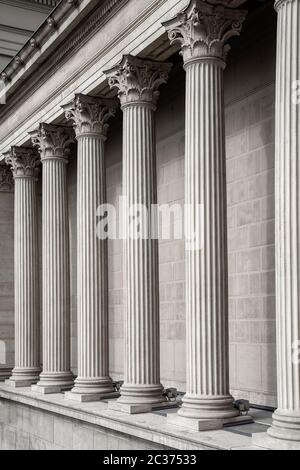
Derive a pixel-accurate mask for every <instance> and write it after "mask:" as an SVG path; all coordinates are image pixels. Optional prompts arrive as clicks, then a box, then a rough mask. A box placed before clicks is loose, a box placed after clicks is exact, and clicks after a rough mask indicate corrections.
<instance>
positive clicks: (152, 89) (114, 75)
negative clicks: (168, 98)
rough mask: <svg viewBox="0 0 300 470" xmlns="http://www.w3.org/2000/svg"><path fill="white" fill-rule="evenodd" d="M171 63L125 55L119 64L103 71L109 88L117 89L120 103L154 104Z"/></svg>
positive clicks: (166, 78)
mask: <svg viewBox="0 0 300 470" xmlns="http://www.w3.org/2000/svg"><path fill="white" fill-rule="evenodd" d="M171 67H172V64H167V63H163V62H155V61H150V60H143V59H140V58H138V57H134V56H131V55H125V56H124V57H123V59H122V61H121V63H120V64H118V65H117V66H115V67H113V68H112V69H111V70H108V71H106V72H104V73H105V74H106V75H107V77H108V83H109V86H110V87H111V88H117V89H118V97H119V99H120V102H121V105H122V106H125V105H128V104H130V103H131V104H132V103H150V104H152V105H153V106H155V105H156V103H157V100H158V97H159V91H158V88H159V86H160V85H162V84H164V83H166V82H167V80H168V74H169V71H170V70H171Z"/></svg>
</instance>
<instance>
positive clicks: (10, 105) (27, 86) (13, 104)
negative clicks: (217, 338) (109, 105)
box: [0, 0, 188, 151]
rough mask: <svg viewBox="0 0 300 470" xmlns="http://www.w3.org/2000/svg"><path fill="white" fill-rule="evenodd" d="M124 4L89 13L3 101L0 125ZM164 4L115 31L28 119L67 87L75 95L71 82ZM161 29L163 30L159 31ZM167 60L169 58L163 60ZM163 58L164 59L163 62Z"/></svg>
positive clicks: (181, 0)
mask: <svg viewBox="0 0 300 470" xmlns="http://www.w3.org/2000/svg"><path fill="white" fill-rule="evenodd" d="M128 2H129V0H117V1H114V2H113V1H107V2H105V3H104V4H103V5H101V6H100V7H98V9H97V10H96V11H93V12H92V13H91V15H90V17H91V20H89V18H88V19H87V20H85V21H84V22H82V23H81V25H80V27H79V28H78V29H76V30H74V31H72V33H71V35H70V36H69V39H68V40H66V41H65V42H64V47H63V48H62V47H60V48H57V51H56V53H54V54H52V55H51V57H50V58H49V60H47V61H46V62H45V63H41V64H40V67H39V69H38V70H36V71H35V73H34V74H32V75H31V76H30V77H29V79H26V80H24V81H23V82H22V84H21V85H20V86H19V87H18V89H17V92H15V93H14V96H13V97H12V96H10V97H9V100H8V101H7V103H6V105H5V106H3V107H2V109H1V107H0V121H1V122H3V121H4V120H9V119H10V116H12V115H13V114H14V113H15V112H16V109H17V108H18V106H19V105H20V104H21V103H22V102H23V101H25V100H26V99H27V98H28V96H31V95H32V94H33V93H35V92H36V91H37V90H38V89H40V88H41V87H42V86H43V85H44V84H45V83H46V82H47V81H48V80H49V78H50V77H51V76H52V75H54V74H55V73H56V71H57V70H59V69H60V68H61V67H62V65H63V64H65V63H66V62H67V60H68V59H69V58H70V57H72V55H74V54H76V53H78V50H79V48H80V46H82V45H84V44H85V43H87V42H88V41H89V40H90V38H91V37H93V36H94V35H95V34H97V33H98V31H99V30H100V29H101V28H102V26H103V25H105V24H106V23H107V22H108V21H109V20H110V19H111V18H112V17H113V16H114V15H115V14H116V13H117V12H118V11H119V10H121V9H122V8H123V7H124V6H125V5H126V4H127V3H128ZM177 2H178V4H180V5H181V8H183V7H184V6H185V5H187V4H188V0H177ZM164 3H165V0H153V1H152V2H151V4H149V5H148V6H147V8H145V10H143V11H142V13H140V14H139V15H138V16H137V17H136V18H135V19H134V20H133V21H131V22H130V23H129V24H128V25H126V27H124V28H123V29H121V30H120V31H118V33H117V34H116V35H115V36H114V37H113V39H111V40H109V41H108V42H107V43H104V44H102V45H101V46H102V47H99V50H98V52H97V54H96V55H95V54H93V56H91V57H89V59H88V60H87V61H86V62H84V63H82V64H80V66H79V67H78V68H77V69H76V72H74V73H72V74H71V75H70V76H69V77H68V78H67V79H66V80H65V81H64V82H63V83H62V84H61V86H60V87H59V88H58V89H56V90H55V91H53V92H51V93H49V94H48V95H47V97H45V98H44V99H43V100H42V101H41V102H39V103H38V106H37V107H36V108H32V109H31V115H32V116H33V115H35V114H36V112H37V111H38V110H40V109H45V108H47V107H48V106H49V104H50V103H52V102H53V100H56V99H57V96H58V94H59V95H61V94H64V93H66V92H67V90H68V89H69V88H70V87H71V88H72V91H73V93H76V92H77V88H75V87H74V86H73V85H74V83H75V82H76V83H77V82H78V79H79V77H80V76H81V75H82V74H84V73H86V72H87V71H88V70H89V69H91V68H92V67H93V66H95V65H96V64H97V62H98V61H99V57H102V56H106V55H107V54H109V53H111V52H112V51H113V50H114V49H115V48H116V47H117V45H118V44H119V43H122V42H123V41H125V40H126V38H127V37H128V36H130V35H131V34H132V33H133V31H134V30H135V29H136V28H139V27H140V26H141V25H142V24H143V23H144V22H145V21H147V20H148V18H150V17H151V16H152V15H153V14H155V12H156V11H157V9H158V8H163V7H164ZM109 4H111V5H112V4H114V7H112V8H111V9H109V10H108V9H107V5H109ZM101 11H102V14H101ZM164 14H165V12H164ZM96 19H97V21H96ZM94 21H96V23H94ZM93 28H94V29H93ZM161 29H163V28H162V27H161ZM86 30H88V31H86ZM166 42H167V40H166ZM74 45H75V46H77V49H75V50H74V49H72V48H73V47H74ZM168 49H169V51H171V52H172V51H173V52H175V50H174V48H173V49H172V48H171V47H170V46H168ZM169 56H170V54H169V55H168V56H167V57H169ZM149 57H151V58H155V57H156V55H152V54H151V53H150V56H149ZM167 57H165V59H167ZM104 81H105V76H104V75H103V77H102V79H100V82H99V83H98V86H99V85H100V84H102V83H104ZM102 90H103V88H102ZM91 92H92V89H91V90H89V91H87V93H91ZM102 93H104V94H108V93H109V88H108V87H107V89H106V90H105V92H104V91H102ZM108 96H111V93H109V94H108ZM46 119H47V120H48V119H49V116H47V118H46ZM50 119H51V118H50ZM27 120H28V116H27V115H26V116H25V117H24V119H23V120H21V121H20V122H19V124H18V126H17V127H16V128H14V129H11V130H10V131H9V132H8V133H7V134H6V135H5V137H4V139H3V141H2V143H3V144H4V141H6V142H7V144H4V145H1V143H0V148H1V149H2V151H3V150H4V149H5V148H7V147H8V146H9V145H13V142H15V139H14V138H12V136H13V135H15V134H16V133H17V132H18V131H19V130H20V129H21V128H22V126H24V124H25V122H26V121H27ZM49 122H50V121H49ZM27 132H28V131H27ZM23 143H25V140H24V139H23V142H22V145H23Z"/></svg>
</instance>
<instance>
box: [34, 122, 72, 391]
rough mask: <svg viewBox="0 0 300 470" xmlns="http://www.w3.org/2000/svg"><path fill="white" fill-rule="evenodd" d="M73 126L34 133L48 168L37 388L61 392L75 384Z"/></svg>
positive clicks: (45, 126) (45, 169) (47, 127)
mask: <svg viewBox="0 0 300 470" xmlns="http://www.w3.org/2000/svg"><path fill="white" fill-rule="evenodd" d="M70 132H71V133H72V134H73V131H72V130H71V131H69V130H68V129H65V128H62V127H59V126H52V125H49V124H41V125H40V127H39V129H38V130H37V131H35V132H31V133H30V134H31V138H32V142H33V144H34V145H36V146H37V147H38V148H39V151H40V154H41V161H42V166H43V231H42V232H43V235H42V236H43V273H42V278H43V371H42V373H41V375H40V380H39V382H38V384H37V385H35V386H33V390H34V391H37V392H40V393H56V392H59V391H61V390H66V389H69V388H71V387H72V385H73V375H72V373H71V372H70V266H69V264H70V261H69V215H68V197H67V172H66V165H67V163H68V153H69V144H70V143H71V142H72V139H71V136H70Z"/></svg>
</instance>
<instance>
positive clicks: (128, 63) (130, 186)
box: [107, 56, 170, 413]
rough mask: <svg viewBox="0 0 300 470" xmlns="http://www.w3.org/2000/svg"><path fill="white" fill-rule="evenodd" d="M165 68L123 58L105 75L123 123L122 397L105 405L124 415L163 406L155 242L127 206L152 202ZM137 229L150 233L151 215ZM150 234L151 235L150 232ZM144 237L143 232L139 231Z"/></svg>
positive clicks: (154, 194)
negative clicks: (158, 106)
mask: <svg viewBox="0 0 300 470" xmlns="http://www.w3.org/2000/svg"><path fill="white" fill-rule="evenodd" d="M169 70H170V65H169V64H163V63H157V62H150V61H144V60H141V59H138V58H136V57H132V56H125V57H124V58H123V60H122V62H121V64H120V65H118V66H116V67H115V68H114V69H112V70H110V71H108V72H107V75H108V77H109V84H110V86H111V87H112V88H114V87H116V88H118V91H119V95H118V96H119V99H120V102H121V106H122V110H123V113H124V121H123V196H124V199H125V201H126V202H125V207H124V210H125V214H126V215H125V217H124V221H125V226H124V236H125V237H124V238H125V240H124V287H125V291H126V295H125V312H126V313H125V315H126V316H125V379H124V385H123V386H122V387H121V397H120V398H119V400H118V402H117V403H116V404H115V403H111V405H110V406H112V407H114V408H117V409H120V410H122V411H124V412H128V413H138V412H142V411H148V410H150V409H151V408H152V406H153V405H155V404H161V403H162V402H163V401H164V397H163V387H162V385H161V384H160V367H159V362H160V354H159V340H160V338H159V295H158V290H159V284H158V241H157V240H152V239H150V237H149V236H148V234H146V236H145V237H144V239H142V238H139V237H138V234H137V232H136V230H135V225H134V224H130V223H129V219H128V216H129V212H128V209H129V207H133V206H135V207H137V205H143V207H144V208H146V209H147V210H148V211H149V214H150V212H151V211H150V209H151V205H152V204H156V202H157V182H156V150H155V122H154V112H155V109H156V102H157V99H158V96H159V92H158V91H157V89H158V87H159V85H160V84H162V83H165V82H166V80H167V76H168V71H169ZM146 219H147V217H146V216H145V217H144V218H143V217H142V216H141V218H140V220H141V225H144V226H145V225H148V229H151V225H152V223H153V221H152V220H151V216H150V215H149V218H148V219H147V220H146ZM149 233H150V231H149ZM144 234H145V232H144Z"/></svg>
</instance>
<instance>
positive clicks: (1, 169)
mask: <svg viewBox="0 0 300 470" xmlns="http://www.w3.org/2000/svg"><path fill="white" fill-rule="evenodd" d="M13 188H14V179H13V174H12V172H11V170H10V168H9V167H8V166H7V165H5V164H2V165H0V192H2V191H3V192H8V193H9V192H11V191H12V190H13Z"/></svg>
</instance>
